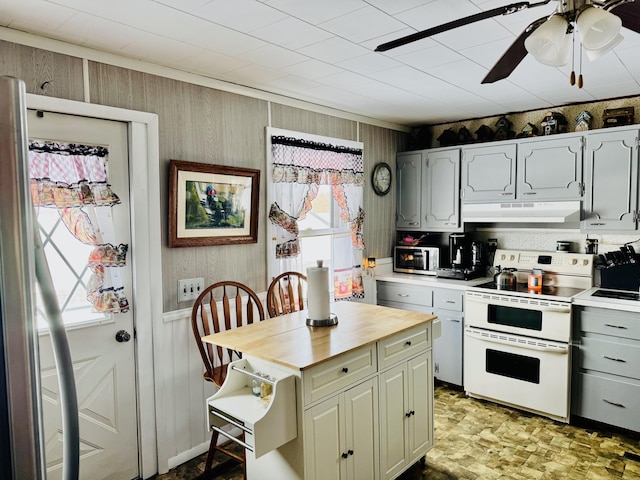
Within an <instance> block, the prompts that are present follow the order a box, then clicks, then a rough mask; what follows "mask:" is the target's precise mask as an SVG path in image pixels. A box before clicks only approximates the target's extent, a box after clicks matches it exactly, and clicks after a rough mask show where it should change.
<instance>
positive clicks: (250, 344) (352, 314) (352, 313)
mask: <svg viewBox="0 0 640 480" xmlns="http://www.w3.org/2000/svg"><path fill="white" fill-rule="evenodd" d="M331 313H334V314H336V315H337V316H338V324H337V325H334V326H331V327H309V326H307V324H306V320H307V311H306V310H302V311H300V312H295V313H291V314H288V315H283V316H281V317H274V318H269V319H267V320H263V321H261V322H257V323H254V324H251V325H245V326H243V327H239V328H234V329H232V330H227V331H225V332H220V333H216V334H214V335H208V336H206V337H203V340H204V341H205V342H208V343H211V344H214V345H219V346H221V347H224V348H230V349H232V350H236V351H239V352H242V353H243V354H246V355H249V356H252V357H256V358H260V359H262V360H266V361H269V362H273V363H277V364H279V365H283V366H285V367H288V368H292V369H295V370H304V369H306V368H309V367H312V366H314V365H317V364H319V363H322V362H324V361H326V360H329V359H331V358H333V357H336V356H338V355H342V354H344V353H347V352H350V351H352V350H355V349H357V348H359V347H363V346H365V345H369V344H372V343H375V342H378V341H380V340H383V339H385V338H387V337H390V336H392V335H394V334H396V333H399V332H402V331H405V330H408V329H410V328H413V327H416V326H418V325H422V324H426V323H428V322H431V321H433V320H435V319H436V318H437V317H436V316H435V315H430V314H425V313H419V312H412V311H407V310H399V309H396V308H389V307H382V306H379V305H369V304H364V303H356V302H336V303H332V304H331Z"/></svg>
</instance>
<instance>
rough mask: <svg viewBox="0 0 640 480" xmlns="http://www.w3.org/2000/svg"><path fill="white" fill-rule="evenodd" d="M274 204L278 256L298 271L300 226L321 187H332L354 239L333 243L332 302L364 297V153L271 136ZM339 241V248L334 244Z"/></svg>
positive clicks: (335, 146) (271, 214)
mask: <svg viewBox="0 0 640 480" xmlns="http://www.w3.org/2000/svg"><path fill="white" fill-rule="evenodd" d="M271 149H272V152H271V153H272V172H271V178H272V187H273V188H272V191H273V203H272V204H271V206H270V208H269V220H270V221H271V223H272V224H273V225H274V227H275V231H276V234H275V237H276V238H277V243H276V247H275V248H276V252H275V256H276V258H277V259H279V260H281V261H282V263H283V264H285V265H287V266H286V267H285V270H298V271H299V270H300V265H297V268H295V267H294V266H295V264H296V263H299V262H297V261H296V257H297V258H299V257H298V255H299V253H300V243H299V238H298V234H299V231H298V221H299V220H302V219H304V218H305V216H306V214H307V213H308V212H309V211H310V210H311V202H312V201H313V199H315V197H316V196H317V194H318V187H319V186H320V185H331V190H332V195H333V198H334V199H335V201H336V202H337V205H338V206H339V209H340V217H341V218H342V219H343V220H344V221H345V222H346V223H347V224H348V225H349V228H350V229H351V238H350V241H349V238H348V237H345V239H340V238H335V239H334V251H335V252H338V253H337V254H335V255H334V259H333V261H334V265H333V270H334V298H335V299H336V300H346V299H350V298H352V297H357V298H363V297H364V288H363V285H362V271H361V270H362V269H361V261H362V250H363V249H364V239H363V236H362V224H363V222H364V211H363V209H362V197H363V190H364V166H363V160H362V149H357V148H351V147H345V146H339V145H330V144H326V143H319V142H313V141H310V140H304V139H299V138H292V137H287V136H276V135H274V136H272V137H271ZM336 242H337V243H336Z"/></svg>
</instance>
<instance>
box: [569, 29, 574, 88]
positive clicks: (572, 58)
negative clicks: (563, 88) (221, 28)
mask: <svg viewBox="0 0 640 480" xmlns="http://www.w3.org/2000/svg"><path fill="white" fill-rule="evenodd" d="M575 84H576V31H575V29H574V30H573V32H571V75H569V85H571V86H572V87H573V86H574V85H575Z"/></svg>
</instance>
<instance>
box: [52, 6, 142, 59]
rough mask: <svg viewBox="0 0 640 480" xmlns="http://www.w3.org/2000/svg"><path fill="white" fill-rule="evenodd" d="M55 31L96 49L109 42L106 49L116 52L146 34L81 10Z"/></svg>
mask: <svg viewBox="0 0 640 480" xmlns="http://www.w3.org/2000/svg"><path fill="white" fill-rule="evenodd" d="M55 31H56V32H58V31H61V32H66V33H65V34H64V38H65V41H67V42H72V43H77V44H79V45H84V46H87V47H93V48H97V49H104V42H105V41H106V42H108V44H109V50H108V51H110V52H117V51H118V50H120V49H122V48H124V47H126V46H127V45H129V44H131V43H134V42H136V41H138V40H141V39H142V38H143V37H144V36H146V35H148V34H147V33H144V32H141V31H139V30H137V29H135V28H132V27H129V26H127V25H122V24H120V23H118V22H113V21H111V20H107V19H103V18H95V17H93V16H91V15H87V14H86V13H82V12H79V13H76V14H75V15H74V16H72V17H71V18H69V20H67V21H66V22H64V23H63V24H62V25H60V26H59V27H58V28H56V29H55ZM96 31H98V32H102V33H101V35H99V36H98V35H96Z"/></svg>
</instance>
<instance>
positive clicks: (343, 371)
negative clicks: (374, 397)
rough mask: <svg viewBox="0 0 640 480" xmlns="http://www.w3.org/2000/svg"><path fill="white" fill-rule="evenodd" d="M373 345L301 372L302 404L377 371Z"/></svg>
mask: <svg viewBox="0 0 640 480" xmlns="http://www.w3.org/2000/svg"><path fill="white" fill-rule="evenodd" d="M375 352H376V349H375V345H374V344H372V345H367V346H365V347H362V348H358V349H357V350H354V351H352V352H349V353H346V354H344V355H340V356H339V357H336V358H333V359H331V360H328V361H326V362H323V363H321V364H319V365H316V366H313V367H311V368H309V369H307V370H303V372H302V382H303V385H304V388H303V391H304V403H305V405H308V404H310V403H313V402H315V401H316V400H320V399H321V398H323V397H326V396H327V395H330V394H332V393H335V392H339V391H340V390H343V389H344V388H346V387H348V386H349V385H351V384H354V383H356V382H358V381H359V380H362V379H364V378H365V377H367V376H369V375H371V374H374V373H376V372H377V371H378V365H377V361H376V353H375Z"/></svg>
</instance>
